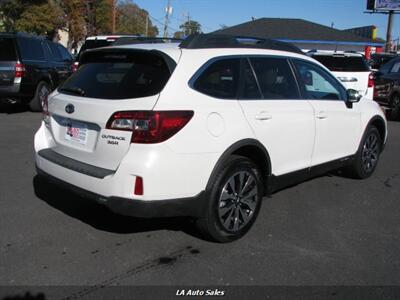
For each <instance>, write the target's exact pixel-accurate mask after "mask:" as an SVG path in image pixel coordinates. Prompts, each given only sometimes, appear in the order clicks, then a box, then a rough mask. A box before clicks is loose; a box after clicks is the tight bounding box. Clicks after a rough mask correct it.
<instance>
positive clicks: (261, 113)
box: [255, 111, 272, 121]
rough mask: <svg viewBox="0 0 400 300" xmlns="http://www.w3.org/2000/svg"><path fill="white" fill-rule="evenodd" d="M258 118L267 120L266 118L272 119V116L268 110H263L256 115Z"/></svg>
mask: <svg viewBox="0 0 400 300" xmlns="http://www.w3.org/2000/svg"><path fill="white" fill-rule="evenodd" d="M255 118H256V120H259V121H265V120H271V119H272V116H271V115H270V114H269V113H268V112H266V111H261V112H259V113H258V114H257V115H256V116H255Z"/></svg>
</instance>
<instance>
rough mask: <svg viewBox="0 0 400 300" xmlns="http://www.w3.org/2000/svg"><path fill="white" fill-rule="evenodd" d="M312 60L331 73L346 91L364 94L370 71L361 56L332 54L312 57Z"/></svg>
mask: <svg viewBox="0 0 400 300" xmlns="http://www.w3.org/2000/svg"><path fill="white" fill-rule="evenodd" d="M313 58H315V59H316V60H318V61H319V62H320V63H322V64H323V65H324V66H325V67H327V68H328V69H329V70H330V71H332V73H333V74H334V75H335V76H336V78H338V79H339V80H340V81H341V82H342V83H343V85H344V86H345V87H346V88H347V89H354V90H357V91H359V92H360V93H361V94H365V93H366V91H367V88H368V77H369V74H370V73H371V70H370V69H369V67H368V65H367V63H366V61H365V59H364V58H363V57H362V56H358V55H357V56H356V55H349V54H333V55H313Z"/></svg>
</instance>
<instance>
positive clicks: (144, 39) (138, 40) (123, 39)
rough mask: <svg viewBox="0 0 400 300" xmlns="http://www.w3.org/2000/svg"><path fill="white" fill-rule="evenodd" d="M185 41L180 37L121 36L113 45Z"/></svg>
mask: <svg viewBox="0 0 400 300" xmlns="http://www.w3.org/2000/svg"><path fill="white" fill-rule="evenodd" d="M181 41H183V40H182V39H178V38H163V37H144V36H138V37H121V38H119V39H117V40H116V41H115V42H114V43H113V46H118V45H129V44H157V43H178V42H181Z"/></svg>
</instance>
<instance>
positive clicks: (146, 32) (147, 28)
mask: <svg viewBox="0 0 400 300" xmlns="http://www.w3.org/2000/svg"><path fill="white" fill-rule="evenodd" d="M144 35H145V36H149V13H147V14H146V30H145V33H144Z"/></svg>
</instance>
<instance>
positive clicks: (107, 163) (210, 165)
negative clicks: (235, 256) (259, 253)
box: [35, 34, 387, 242]
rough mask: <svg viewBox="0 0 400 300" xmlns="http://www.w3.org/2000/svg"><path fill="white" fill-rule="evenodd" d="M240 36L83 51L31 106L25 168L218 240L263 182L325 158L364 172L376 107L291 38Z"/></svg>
mask: <svg viewBox="0 0 400 300" xmlns="http://www.w3.org/2000/svg"><path fill="white" fill-rule="evenodd" d="M242 39H243V37H241V38H240V39H237V38H235V37H233V36H225V35H215V34H210V35H197V36H192V37H190V38H188V39H187V40H185V41H184V42H182V43H181V44H180V45H177V44H144V45H126V46H118V47H114V48H113V47H108V48H102V49H95V50H91V51H87V52H85V53H84V54H83V56H82V59H81V64H82V66H81V67H80V68H79V69H78V71H77V72H76V73H74V75H72V76H71V77H70V78H69V79H68V80H67V81H66V82H65V83H64V84H63V85H62V86H61V87H59V88H58V89H57V90H56V91H55V92H54V93H53V94H52V95H50V97H49V98H48V102H47V103H46V105H45V106H44V111H43V117H44V119H43V122H42V125H41V127H40V129H39V130H38V132H37V133H36V135H35V152H36V166H37V171H38V174H40V175H41V176H42V177H44V178H48V179H49V180H51V181H52V182H54V183H57V184H61V185H63V186H64V187H66V188H68V189H69V190H71V191H75V192H78V193H81V194H82V195H85V197H89V198H93V199H95V200H96V201H98V202H99V203H102V204H104V205H106V206H107V207H109V208H110V209H111V210H112V211H114V212H117V213H120V214H124V215H131V216H137V217H167V216H190V217H193V218H195V219H196V222H197V225H198V227H199V229H200V230H201V231H202V232H203V233H204V234H205V235H206V236H208V237H209V238H210V239H212V240H215V241H218V242H229V241H233V240H235V239H238V238H240V237H242V236H243V235H244V234H245V233H246V232H247V231H248V230H249V229H250V227H251V226H252V225H253V223H254V221H255V219H256V217H257V215H258V212H259V211H260V206H261V200H262V198H263V196H264V195H267V194H269V193H271V192H273V191H277V190H279V189H282V188H283V187H285V186H288V185H292V184H294V183H298V182H300V181H302V180H304V179H306V178H310V177H312V176H316V175H318V174H323V173H325V172H327V171H329V170H333V169H336V168H343V167H346V168H347V172H350V173H351V174H352V176H354V177H357V178H367V177H369V176H371V174H372V173H373V172H374V170H375V168H376V166H377V164H378V159H379V155H380V153H381V151H382V149H383V147H384V145H385V142H386V136H387V128H386V119H385V115H384V113H383V112H382V110H381V109H380V107H379V105H378V104H377V103H376V102H375V101H373V100H372V99H371V100H370V99H368V98H365V97H361V96H360V95H359V94H358V92H357V91H355V90H346V88H345V87H344V86H343V85H342V83H340V81H338V80H337V79H336V78H335V77H334V76H333V75H332V74H331V73H330V71H329V70H328V69H327V68H325V67H324V66H323V65H321V64H320V63H318V62H317V61H315V60H314V59H312V58H309V57H307V56H306V55H304V54H302V52H301V51H300V50H299V49H298V48H296V47H294V46H292V45H290V44H285V43H280V42H276V41H270V40H262V39H255V40H254V43H252V44H250V43H249V39H246V40H245V43H241V42H240V41H241V40H242Z"/></svg>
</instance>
